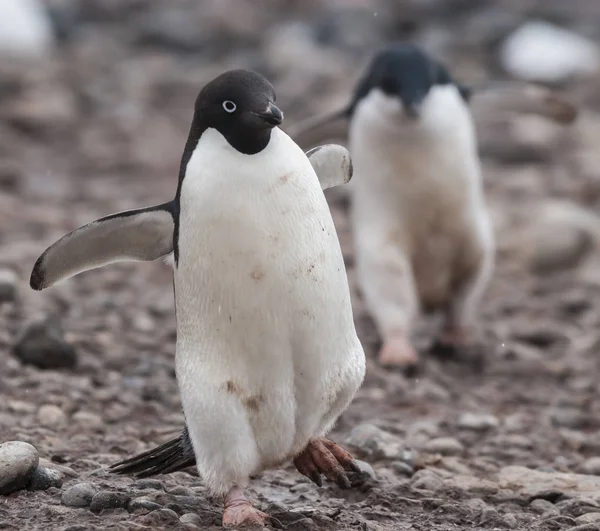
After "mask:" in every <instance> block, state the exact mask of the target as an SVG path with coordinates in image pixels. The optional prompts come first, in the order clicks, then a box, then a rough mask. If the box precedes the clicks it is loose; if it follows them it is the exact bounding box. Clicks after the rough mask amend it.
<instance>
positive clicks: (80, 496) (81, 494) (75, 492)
mask: <svg viewBox="0 0 600 531" xmlns="http://www.w3.org/2000/svg"><path fill="white" fill-rule="evenodd" d="M95 494H96V489H95V488H94V487H93V486H92V485H90V484H89V483H77V484H76V485H73V486H72V487H69V488H68V489H66V490H65V491H64V492H63V493H62V496H61V499H60V501H61V502H62V504H63V505H66V506H67V507H87V506H88V505H90V503H91V502H92V498H93V497H94V495H95Z"/></svg>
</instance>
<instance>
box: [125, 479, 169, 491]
mask: <svg viewBox="0 0 600 531" xmlns="http://www.w3.org/2000/svg"><path fill="white" fill-rule="evenodd" d="M133 486H134V487H135V488H136V489H152V490H164V487H163V484H162V482H161V481H160V480H158V479H150V478H145V479H138V480H137V481H136V482H135V483H134V484H133Z"/></svg>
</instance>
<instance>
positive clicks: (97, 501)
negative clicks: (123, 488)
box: [90, 490, 129, 514]
mask: <svg viewBox="0 0 600 531" xmlns="http://www.w3.org/2000/svg"><path fill="white" fill-rule="evenodd" d="M128 502H129V496H127V494H124V493H122V492H117V491H112V490H102V491H100V492H98V493H97V494H94V497H93V498H92V501H91V503H90V511H92V512H93V513H95V514H99V513H101V512H102V511H104V510H106V509H123V508H125V507H127V503H128Z"/></svg>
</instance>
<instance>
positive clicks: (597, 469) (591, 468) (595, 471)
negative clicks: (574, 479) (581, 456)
mask: <svg viewBox="0 0 600 531" xmlns="http://www.w3.org/2000/svg"><path fill="white" fill-rule="evenodd" d="M580 472H582V473H583V474H592V475H593V476H600V457H590V458H589V459H586V460H585V461H584V462H583V463H582V465H581V467H580Z"/></svg>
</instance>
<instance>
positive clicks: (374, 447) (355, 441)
mask: <svg viewBox="0 0 600 531" xmlns="http://www.w3.org/2000/svg"><path fill="white" fill-rule="evenodd" d="M346 442H347V444H348V445H349V446H352V447H354V448H356V449H357V450H359V451H360V452H361V453H362V454H364V456H365V457H369V458H372V459H392V458H394V457H396V458H398V457H400V456H401V455H402V453H403V451H404V445H403V442H402V440H401V439H400V438H398V437H396V436H395V435H392V434H391V433H388V432H386V431H383V430H382V429H380V428H378V427H377V426H374V425H373V424H359V425H358V426H356V427H355V428H354V429H353V430H352V432H351V433H350V436H349V437H348V439H347V441H346Z"/></svg>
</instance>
